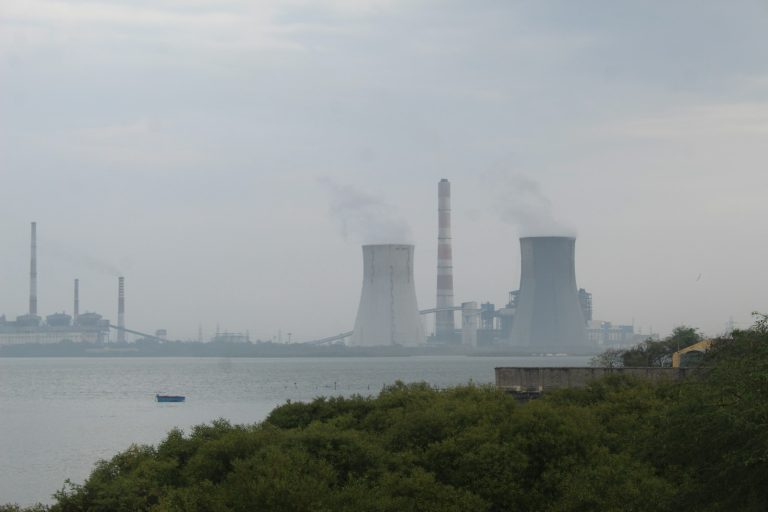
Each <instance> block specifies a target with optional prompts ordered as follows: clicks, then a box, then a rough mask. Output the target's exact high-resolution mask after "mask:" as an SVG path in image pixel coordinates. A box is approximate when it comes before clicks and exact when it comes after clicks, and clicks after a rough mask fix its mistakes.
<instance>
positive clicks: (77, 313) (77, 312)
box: [73, 279, 80, 322]
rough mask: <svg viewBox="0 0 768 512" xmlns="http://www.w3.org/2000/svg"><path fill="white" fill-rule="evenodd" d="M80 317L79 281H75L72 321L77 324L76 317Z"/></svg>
mask: <svg viewBox="0 0 768 512" xmlns="http://www.w3.org/2000/svg"><path fill="white" fill-rule="evenodd" d="M78 316H80V280H79V279H75V309H74V313H73V320H74V321H75V322H77V317H78Z"/></svg>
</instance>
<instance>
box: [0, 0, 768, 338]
mask: <svg viewBox="0 0 768 512" xmlns="http://www.w3.org/2000/svg"><path fill="white" fill-rule="evenodd" d="M440 178H448V179H449V180H451V182H452V185H453V235H454V273H455V293H456V302H457V303H458V302H462V301H469V300H474V301H480V302H485V301H491V302H495V303H497V304H499V305H500V304H503V303H505V302H506V300H507V293H508V292H509V291H510V290H512V289H515V288H516V287H517V285H518V281H519V273H520V257H519V244H518V240H517V239H518V236H519V235H520V234H521V233H522V234H535V232H536V231H537V230H539V231H547V232H554V231H558V230H560V231H562V232H564V233H565V232H568V233H571V232H573V233H575V234H576V235H577V237H578V239H577V243H576V248H577V253H576V267H577V280H578V284H579V286H581V287H585V288H587V289H588V290H589V291H591V292H592V293H593V295H594V308H595V317H596V318H598V319H603V320H610V321H613V322H616V323H631V322H632V321H633V320H634V322H635V324H636V326H638V327H642V328H643V332H648V329H649V328H651V327H653V329H654V330H655V331H657V332H661V333H662V335H663V334H666V333H668V332H669V331H670V330H671V329H672V328H673V327H674V326H675V325H680V324H687V325H692V326H696V327H699V328H701V329H702V330H703V331H705V332H706V333H710V334H716V333H718V332H722V331H723V330H724V329H725V325H726V322H728V320H729V318H731V317H732V318H733V320H734V321H735V322H736V323H737V326H738V325H741V326H746V325H749V322H750V312H751V311H753V310H761V311H763V312H766V311H768V275H767V272H766V268H768V236H767V235H768V222H766V219H768V201H766V198H767V197H768V4H766V2H765V1H764V0H734V1H730V2H723V1H721V0H718V1H707V0H696V1H693V0H692V1H686V0H677V1H669V0H664V1H661V0H660V1H639V0H638V1H635V2H615V1H609V0H605V1H589V0H585V1H579V2H574V1H572V0H561V1H555V0H552V1H510V0H500V1H482V0H480V1H462V2H459V1H452V0H425V1H419V0H409V1H397V0H370V1H363V0H328V1H319V0H318V1H309V0H259V1H250V0H104V1H79V0H0V237H2V244H0V314H1V313H5V314H6V315H7V316H8V317H15V316H16V315H19V314H23V313H25V312H26V309H27V293H28V273H29V263H28V254H29V239H28V237H29V222H30V221H32V220H36V221H37V222H38V233H39V245H40V251H39V275H40V284H39V304H40V306H39V308H40V312H41V313H42V314H49V313H53V312H55V311H61V310H65V311H67V312H71V310H72V305H71V302H72V299H71V296H72V279H73V278H75V277H79V278H80V280H81V308H82V309H85V310H91V311H93V310H95V311H98V312H100V313H102V314H104V315H105V316H106V317H108V318H111V319H113V320H114V318H115V317H116V312H115V311H116V292H117V283H116V281H117V280H116V276H117V275H118V274H124V275H125V277H126V293H127V313H126V318H127V322H126V323H127V326H128V327H130V328H134V329H138V330H147V331H154V330H155V329H157V328H166V329H168V331H169V335H170V336H171V337H172V338H186V337H191V338H195V337H197V332H198V325H202V328H203V331H204V334H205V335H206V337H207V336H210V335H211V334H213V332H214V331H215V329H216V325H217V323H218V324H219V325H220V328H221V329H222V330H223V329H228V330H233V331H246V330H247V331H249V332H250V334H251V336H252V337H254V338H261V339H268V338H271V337H273V336H276V335H277V333H278V330H282V332H283V333H284V334H283V337H284V339H285V338H287V334H285V333H288V332H292V333H293V339H294V340H302V339H312V338H316V337H322V336H326V335H330V334H335V333H338V332H340V331H344V330H348V329H351V326H352V324H353V322H354V316H355V312H356V309H357V303H358V299H359V293H360V286H361V277H362V256H361V250H360V244H361V243H362V242H364V241H367V240H368V239H371V238H373V239H376V240H377V241H384V240H382V239H383V238H388V237H393V238H395V237H396V238H402V239H403V240H406V239H407V240H409V241H411V242H413V243H415V244H416V284H417V294H418V300H419V304H420V306H421V307H423V308H427V307H431V306H433V305H434V301H435V280H436V279H435V265H436V236H437V229H436V228H437V226H436V224H437V212H436V209H437V198H436V194H437V182H438V181H439V179H440ZM403 240H394V239H393V240H390V241H392V242H400V241H403ZM431 329H432V327H431V326H428V331H429V330H431Z"/></svg>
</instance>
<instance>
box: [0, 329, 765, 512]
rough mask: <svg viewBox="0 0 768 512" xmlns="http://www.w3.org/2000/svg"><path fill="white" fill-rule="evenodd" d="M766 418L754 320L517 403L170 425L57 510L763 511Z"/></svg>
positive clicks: (413, 396) (474, 400)
mask: <svg viewBox="0 0 768 512" xmlns="http://www.w3.org/2000/svg"><path fill="white" fill-rule="evenodd" d="M680 334H681V335H683V334H685V336H686V338H685V339H687V340H692V339H693V338H694V336H693V334H695V335H696V336H697V334H696V333H695V331H688V332H687V333H683V332H682V331H681V332H680ZM767 422H768V322H767V321H766V318H765V317H759V318H758V322H757V323H756V324H755V326H754V327H753V328H751V329H748V330H743V331H735V332H734V333H733V334H732V335H731V336H729V337H728V338H723V339H720V340H717V342H716V343H715V345H714V347H713V349H712V350H710V351H709V352H708V354H707V356H706V358H705V360H704V362H703V367H702V369H701V370H700V371H698V372H697V373H696V374H695V375H694V377H691V378H688V379H686V380H685V381H683V382H681V383H663V384H658V385H652V384H650V383H647V382H642V381H636V380H632V379H629V378H625V377H618V376H611V377H608V378H606V379H603V380H600V381H595V382H593V383H591V384H590V385H589V386H588V387H586V388H584V389H566V390H561V391H558V392H553V393H551V394H548V395H545V396H544V397H543V398H541V399H538V400H534V401H531V402H529V403H526V404H523V405H521V404H518V403H517V402H516V401H515V399H514V398H513V397H512V396H509V395H505V394H504V393H502V392H500V391H498V390H496V389H493V388H492V387H478V386H471V385H469V386H461V387H456V388H452V389H448V390H435V389H432V388H431V387H429V386H428V385H426V384H411V385H405V384H402V383H397V384H395V385H393V386H391V387H389V388H387V389H385V390H383V391H382V392H381V393H380V394H379V395H378V396H377V397H373V398H368V397H360V396H354V397H351V398H317V399H316V400H314V401H312V402H309V403H286V404H284V405H282V406H280V407H278V408H276V409H275V410H273V411H272V413H271V414H270V415H269V416H268V418H267V419H266V420H265V421H264V422H262V423H260V424H255V425H231V424H229V423H228V422H227V421H224V420H218V421H215V422H213V423H211V424H208V425H199V426H197V427H194V428H193V429H192V430H191V431H190V432H188V433H184V432H182V431H180V430H173V431H171V432H169V433H168V435H167V436H166V438H165V439H164V440H163V441H162V442H161V443H160V444H158V445H157V446H132V447H130V448H128V449H127V450H125V451H124V452H122V453H119V454H117V455H116V456H115V457H113V458H112V459H111V460H108V461H101V462H99V463H98V464H97V466H96V467H95V468H94V470H93V472H92V473H91V475H90V476H89V478H88V479H87V480H86V481H85V483H83V484H82V485H76V484H72V483H67V484H66V485H65V487H64V488H63V489H62V490H61V491H59V492H58V493H57V494H56V495H55V501H56V502H55V504H54V505H52V506H51V507H49V510H50V511H52V512H78V511H93V512H99V511H104V512H106V511H110V512H112V511H117V512H120V511H126V512H127V511H131V512H134V511H154V512H170V511H199V512H202V511H211V512H218V511H222V512H223V511H252V510H266V511H313V512H314V511H350V512H351V511H375V512H389V511H392V512H395V511H398V512H399V511H413V512H416V511H423V512H429V511H456V512H459V511H472V512H475V511H489V512H491V511H509V510H537V511H553V512H554V511H574V512H575V511H591V510H601V511H670V512H671V511H675V512H679V511H689V510H690V511H726V510H728V511H730V510H740V511H746V512H750V511H764V510H766V509H768V485H766V483H768V429H767V428H766V424H767ZM21 510H22V509H19V508H18V507H16V508H13V506H12V505H6V506H5V508H3V507H0V511H2V512H6V511H8V512H19V511H21ZM32 510H33V509H30V511H32ZM43 510H46V508H45V507H38V508H36V509H34V512H42V511H43Z"/></svg>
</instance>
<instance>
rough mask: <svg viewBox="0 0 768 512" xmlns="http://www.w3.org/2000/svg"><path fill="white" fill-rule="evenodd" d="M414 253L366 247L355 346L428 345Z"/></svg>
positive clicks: (399, 248) (397, 247) (410, 247)
mask: <svg viewBox="0 0 768 512" xmlns="http://www.w3.org/2000/svg"><path fill="white" fill-rule="evenodd" d="M413 250H414V248H413V245H400V244H382V245H364V246H363V289H362V292H361V295H360V306H359V308H358V310H357V318H356V319H355V328H354V331H353V333H352V339H351V343H350V344H351V345H356V346H367V347H370V346H377V345H402V346H416V345H421V344H422V343H424V338H425V336H424V328H423V327H422V325H421V317H420V316H419V307H418V305H417V303H416V286H415V284H414V281H413Z"/></svg>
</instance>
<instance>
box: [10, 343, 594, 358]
mask: <svg viewBox="0 0 768 512" xmlns="http://www.w3.org/2000/svg"><path fill="white" fill-rule="evenodd" d="M597 353H598V350H594V351H583V352H569V353H563V352H532V351H529V350H519V349H517V350H513V349H512V348H511V347H503V346H489V347H480V348H477V349H468V348H466V347H463V346H461V345H425V346H422V347H402V346H381V347H348V346H346V345H342V344H335V345H307V344H302V343H292V344H284V343H271V342H264V343H201V342H164V343H160V342H149V343H121V344H118V343H106V344H94V343H73V342H61V343H52V344H38V343H26V344H18V345H3V346H0V358H14V357H232V358H258V357H393V356H395V357H410V356H427V355H455V356H473V357H502V356H507V357H509V356H513V357H514V356H518V357H530V356H541V357H546V356H589V355H594V354H597Z"/></svg>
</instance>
